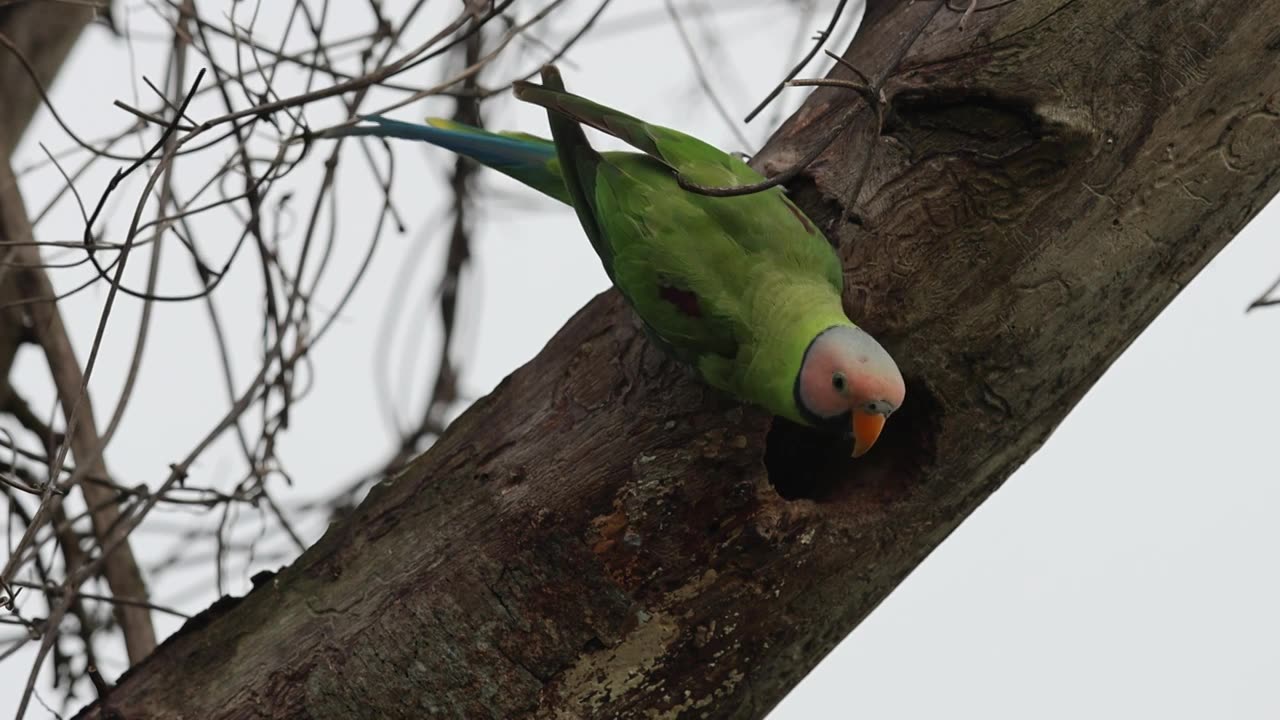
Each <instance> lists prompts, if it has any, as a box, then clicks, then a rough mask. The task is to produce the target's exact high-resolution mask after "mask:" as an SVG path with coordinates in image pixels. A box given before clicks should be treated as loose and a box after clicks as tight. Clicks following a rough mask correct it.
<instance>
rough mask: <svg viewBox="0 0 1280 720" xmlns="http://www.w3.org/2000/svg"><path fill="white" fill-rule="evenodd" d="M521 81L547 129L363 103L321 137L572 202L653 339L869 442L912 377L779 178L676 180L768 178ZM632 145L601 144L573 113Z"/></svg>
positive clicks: (770, 402) (782, 411)
mask: <svg viewBox="0 0 1280 720" xmlns="http://www.w3.org/2000/svg"><path fill="white" fill-rule="evenodd" d="M542 80H543V84H542V85H534V84H531V83H523V82H521V83H516V85H515V94H516V97H518V98H519V99H521V100H524V101H526V102H530V103H533V104H535V105H539V106H542V107H544V108H546V110H547V114H548V117H549V118H550V125H551V136H552V138H553V140H552V141H549V140H545V139H542V138H539V137H535V136H533V135H527V134H524V133H512V132H505V133H492V132H487V131H485V130H481V129H479V128H474V127H470V126H468V125H463V124H461V123H455V122H451V121H448V120H439V119H430V120H428V121H427V123H428V124H426V125H418V124H413V123H405V122H399V121H396V120H390V119H387V118H383V117H378V116H371V117H367V118H365V120H367V121H370V122H372V123H373V124H372V125H357V126H352V127H345V128H339V129H336V130H334V131H330V132H329V133H326V136H329V137H333V136H349V135H372V136H377V137H394V138H404V139H411V140H422V141H426V142H428V143H431V144H433V145H438V146H440V147H443V148H446V149H448V150H451V151H453V152H456V153H461V154H463V155H466V156H468V157H471V158H473V159H475V160H476V161H478V162H480V163H482V164H484V165H487V166H488V167H491V168H493V169H494V170H497V171H499V172H501V173H504V174H506V175H509V176H510V177H512V178H515V179H516V180H519V181H520V182H522V183H524V184H525V185H528V186H530V187H532V188H533V189H535V190H538V191H539V192H542V193H544V194H546V195H549V196H551V197H553V198H556V199H557V200H560V201H561V202H564V203H567V204H569V205H571V206H573V208H574V209H575V210H576V211H577V214H578V219H579V220H580V222H581V224H582V228H583V230H585V231H586V234H587V239H588V240H590V241H591V245H592V247H594V248H595V251H596V254H597V255H599V257H600V261H601V262H602V263H603V264H604V269H605V272H606V273H607V274H608V275H609V279H610V280H612V281H613V284H614V285H615V286H616V287H617V288H618V290H619V291H620V292H621V293H622V295H623V296H624V297H625V298H626V299H627V301H628V302H629V303H630V304H631V307H632V308H634V310H635V312H636V314H637V315H639V316H640V319H641V320H643V321H644V324H645V326H646V329H647V330H648V332H649V334H650V336H651V337H652V338H653V339H654V340H655V341H656V342H657V344H658V345H660V346H661V347H662V348H663V349H664V350H666V351H667V352H668V353H669V354H671V355H672V356H674V357H675V358H676V359H678V360H680V361H682V362H684V363H687V364H688V365H690V366H692V367H693V368H694V369H696V370H697V372H698V374H699V375H701V377H702V378H703V379H704V380H705V381H706V382H707V383H709V384H710V385H712V386H714V387H717V388H720V389H721V390H725V391H727V392H729V393H731V394H733V395H735V396H737V397H739V398H741V399H743V400H746V401H748V402H751V403H755V404H757V405H760V406H762V407H764V408H765V409H767V410H769V411H770V412H772V413H774V414H775V415H781V416H782V417H785V418H788V419H790V420H793V421H795V422H798V423H803V424H806V425H810V426H814V427H820V428H822V427H837V428H841V429H845V428H850V427H851V429H852V434H853V456H854V457H859V456H861V455H862V454H864V453H865V452H867V450H869V449H870V448H871V446H872V445H873V444H874V443H875V441H876V439H877V438H878V437H879V436H880V431H881V430H882V429H883V427H884V423H885V420H886V419H887V418H888V417H889V415H890V414H891V413H892V412H893V411H894V410H896V409H897V408H899V407H901V405H902V401H903V398H904V396H905V394H906V388H905V386H904V384H903V381H902V374H901V373H900V372H899V371H898V367H897V365H896V364H895V363H894V361H893V358H892V357H890V356H889V353H888V352H886V351H885V349H884V348H883V347H881V346H880V343H878V342H876V340H875V339H874V338H872V337H871V335H869V334H867V333H866V332H865V331H863V330H862V329H861V328H859V327H858V326H857V325H855V324H854V323H852V322H850V320H849V318H848V317H847V316H846V315H845V313H844V310H843V308H842V306H841V301H840V296H841V290H842V287H843V285H844V277H843V274H842V272H841V267H840V261H839V259H838V258H837V257H836V254H835V251H834V250H833V249H832V247H831V245H830V243H828V242H827V240H826V238H825V237H823V235H822V233H821V231H819V230H818V228H817V227H816V226H815V225H814V224H813V222H811V221H810V220H809V218H807V217H806V216H805V214H804V213H803V212H801V210H800V209H799V208H798V207H796V205H795V204H794V203H792V202H791V200H790V199H788V198H787V196H786V194H785V193H784V192H783V191H782V189H780V188H777V187H775V188H770V189H768V190H765V191H762V192H757V193H752V194H749V195H741V196H736V197H709V196H706V195H701V194H696V193H693V192H690V191H687V190H685V189H683V188H681V187H680V185H679V184H678V182H677V179H676V173H680V174H681V175H683V176H684V177H685V178H687V179H688V180H691V181H693V182H695V183H698V184H701V185H713V186H740V185H748V184H753V183H757V182H760V181H762V180H764V178H763V177H762V176H761V175H760V174H759V173H757V172H756V171H755V170H752V169H751V168H750V167H749V166H748V165H747V164H746V163H744V162H742V161H741V160H740V159H738V158H737V157H735V156H733V155H730V154H728V153H725V152H721V151H720V150H718V149H716V148H714V147H712V146H710V145H708V144H707V143H704V142H702V141H701V140H698V139H697V138H693V137H690V136H688V135H685V134H683V133H680V132H677V131H675V130H671V129H669V128H665V127H660V126H657V125H650V124H649V123H646V122H644V121H642V120H638V119H636V118H634V117H631V116H629V115H626V114H623V113H621V112H619V111H617V110H613V109H611V108H607V107H604V106H603V105H598V104H596V103H594V102H591V101H589V100H586V99H584V98H581V97H578V96H576V95H572V94H570V93H568V92H566V91H565V89H564V85H563V83H562V82H561V80H560V75H559V73H558V72H557V71H556V69H555V68H553V67H550V66H549V67H547V68H544V69H543V73H542ZM583 125H586V126H588V127H591V128H595V129H596V130H599V131H601V132H605V133H608V134H610V135H613V136H614V137H617V138H619V139H620V140H622V141H624V142H626V143H627V144H628V145H630V146H632V147H634V148H636V149H637V150H639V151H641V152H597V151H595V150H594V149H592V147H591V145H590V143H588V141H587V137H586V134H585V133H584V132H583V129H582V126H583Z"/></svg>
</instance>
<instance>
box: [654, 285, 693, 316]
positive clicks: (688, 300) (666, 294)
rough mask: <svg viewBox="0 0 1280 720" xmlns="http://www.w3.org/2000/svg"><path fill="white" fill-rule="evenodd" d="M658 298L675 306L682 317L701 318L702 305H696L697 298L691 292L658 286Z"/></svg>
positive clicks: (667, 286)
mask: <svg viewBox="0 0 1280 720" xmlns="http://www.w3.org/2000/svg"><path fill="white" fill-rule="evenodd" d="M658 297H660V298H662V299H663V300H666V301H667V302H669V303H671V304H672V305H675V306H676V309H677V310H679V311H680V312H681V313H683V314H684V315H688V316H689V317H695V318H699V317H702V305H700V304H698V296H697V294H695V293H694V292H693V291H692V290H685V289H683V288H678V287H671V286H670V285H659V286H658Z"/></svg>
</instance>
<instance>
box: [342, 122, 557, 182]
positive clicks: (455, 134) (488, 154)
mask: <svg viewBox="0 0 1280 720" xmlns="http://www.w3.org/2000/svg"><path fill="white" fill-rule="evenodd" d="M361 119H363V120H367V121H369V122H372V123H377V124H376V125H374V126H370V125H356V126H354V127H347V128H342V129H340V130H337V131H335V132H334V133H333V134H334V135H339V134H340V135H373V136H377V137H394V138H402V139H405V140H421V141H423V142H428V143H431V144H432V145H437V146H439V147H442V148H444V149H446V150H452V151H453V152H456V153H459V154H461V155H466V156H467V157H470V158H473V159H475V160H476V161H477V162H481V163H484V164H485V165H489V166H490V167H493V168H495V169H508V168H513V167H519V166H527V165H545V164H546V162H547V161H548V160H551V159H553V158H554V157H555V156H556V149H555V146H554V145H552V144H551V143H550V142H538V141H535V140H533V139H532V138H529V139H525V138H514V137H509V136H506V135H499V134H497V133H491V132H487V131H485V130H481V129H479V128H471V127H467V126H464V125H461V124H454V123H449V124H448V125H446V124H445V122H441V123H440V125H428V124H421V123H408V122H403V121H400V120H392V119H391V118H385V117H382V116H380V115H366V116H364V117H363V118H361Z"/></svg>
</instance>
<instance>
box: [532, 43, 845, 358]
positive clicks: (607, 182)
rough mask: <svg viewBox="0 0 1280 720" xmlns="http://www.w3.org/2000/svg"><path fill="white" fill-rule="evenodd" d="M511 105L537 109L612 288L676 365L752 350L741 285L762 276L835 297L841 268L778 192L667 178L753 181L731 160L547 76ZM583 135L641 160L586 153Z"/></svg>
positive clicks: (548, 72) (747, 292)
mask: <svg viewBox="0 0 1280 720" xmlns="http://www.w3.org/2000/svg"><path fill="white" fill-rule="evenodd" d="M543 82H544V85H542V86H537V85H531V84H527V83H518V84H517V85H516V95H517V97H519V98H520V99H521V100H525V101H528V102H531V103H534V104H537V105H540V106H543V107H545V108H547V110H548V117H549V119H550V122H551V130H552V136H553V138H554V139H555V144H556V147H557V150H558V151H559V160H560V163H559V164H560V168H561V172H562V174H563V177H564V179H565V184H566V186H567V187H568V189H569V193H570V196H571V197H572V199H573V205H574V207H575V208H576V209H577V211H578V216H579V218H580V219H581V220H582V224H583V227H584V228H585V229H586V232H587V234H588V236H590V237H591V238H592V243H593V244H594V245H595V246H596V249H597V252H599V254H600V256H601V259H602V260H603V261H604V263H605V268H606V270H607V271H608V272H609V275H610V278H611V279H612V280H613V281H614V284H615V285H617V286H618V288H619V289H620V290H621V291H622V292H623V294H624V295H626V296H627V298H628V300H630V301H631V303H632V305H633V306H634V307H635V308H636V311H637V313H638V314H639V315H640V316H641V317H642V318H643V319H644V320H645V322H646V323H647V324H648V325H649V327H650V328H651V329H652V330H653V331H654V332H655V333H656V334H657V335H658V336H659V337H660V338H661V339H662V340H663V341H665V344H666V345H667V346H668V348H669V349H671V350H673V351H674V354H675V355H676V356H677V357H680V358H682V359H685V360H689V361H695V362H696V361H697V360H698V359H699V357H700V356H703V355H706V354H707V353H714V354H716V355H721V356H725V357H732V356H733V355H734V354H735V353H736V352H737V350H738V346H739V345H740V344H741V343H742V342H744V341H750V339H751V338H750V337H749V336H750V335H751V334H752V332H753V330H754V329H756V328H753V327H752V318H751V317H749V315H750V313H749V309H748V308H746V307H744V302H746V301H747V299H748V298H750V297H751V296H752V289H751V288H750V287H747V286H746V284H747V283H750V282H752V279H753V278H755V277H758V276H759V275H758V273H757V272H755V270H756V269H757V268H758V267H760V266H761V265H767V266H769V267H771V268H784V269H786V271H788V272H795V273H797V274H798V275H799V276H801V277H807V278H810V279H814V280H817V279H819V278H822V279H824V280H825V281H826V282H828V283H830V284H831V285H832V286H833V289H835V290H836V291H837V292H838V290H839V288H840V286H841V284H842V277H841V272H840V264H839V261H838V260H837V258H836V256H835V253H834V252H832V250H831V247H830V245H828V244H827V242H826V240H825V239H824V238H823V237H822V235H821V233H820V232H818V230H817V228H816V227H815V226H814V225H813V223H812V222H810V221H809V220H808V218H806V217H805V216H804V214H803V213H802V212H801V211H800V210H799V209H798V208H796V206H795V205H794V204H792V203H791V201H790V200H788V199H787V198H786V196H785V194H783V192H782V191H781V190H780V189H778V188H773V189H770V190H767V191H764V192H761V193H753V194H751V195H745V196H739V197H729V198H715V197H708V196H704V195H700V194H696V193H691V192H688V191H685V190H684V189H682V188H681V187H680V186H679V184H678V182H677V181H676V178H675V175H674V173H673V172H672V171H675V172H679V173H680V174H682V175H684V176H685V177H686V178H688V179H689V180H691V181H693V182H695V183H699V184H703V185H721V186H724V185H743V184H750V183H755V182H759V181H760V180H762V179H763V177H762V176H761V175H760V174H759V173H757V172H755V171H754V170H752V169H751V168H750V167H749V166H748V165H747V164H746V163H744V162H742V161H741V160H739V159H738V158H736V157H734V156H732V155H729V154H728V153H725V152H722V151H721V150H719V149H717V148H715V147H713V146H711V145H708V144H707V143H704V142H702V141H701V140H698V139H697V138H693V137H690V136H688V135H685V134H683V133H680V132H677V131H675V130H671V129H669V128H664V127H660V126H657V125H651V124H649V123H646V122H643V121H641V120H639V119H637V118H634V117H631V116H629V115H626V114H624V113H621V112H619V111H617V110H613V109H611V108H607V107H605V106H603V105H599V104H597V103H594V102H591V101H590V100H586V99H584V98H581V97H578V96H576V95H572V94H569V93H567V92H565V91H564V87H563V84H562V83H561V81H560V79H559V74H558V73H557V72H555V70H554V68H548V69H544V72H543ZM581 125H587V126H589V127H593V128H596V129H598V130H601V131H603V132H606V133H609V134H611V135H614V136H615V137H618V138H620V139H621V140H623V141H625V142H626V143H628V144H630V145H632V146H633V147H635V148H636V149H638V150H641V151H643V152H644V155H638V154H634V153H605V154H603V156H602V155H601V154H599V153H596V152H595V151H594V150H593V149H592V148H591V147H590V145H589V144H588V142H587V139H586V136H585V134H584V133H583V132H582V128H581Z"/></svg>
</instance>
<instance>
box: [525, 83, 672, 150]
mask: <svg viewBox="0 0 1280 720" xmlns="http://www.w3.org/2000/svg"><path fill="white" fill-rule="evenodd" d="M548 72H551V73H554V74H555V79H556V82H555V83H554V84H553V83H551V82H548V81H547V73H548ZM542 73H543V75H542V77H543V81H542V85H534V84H532V83H527V82H516V83H515V84H514V87H515V93H516V97H517V98H519V99H521V100H524V101H525V102H529V103H533V104H534V105H540V106H542V107H544V108H546V109H547V110H548V111H550V113H551V115H552V123H553V125H554V123H555V116H556V115H559V116H561V117H562V118H566V119H570V120H573V121H574V123H575V124H576V123H582V124H583V125H586V126H588V127H593V128H595V129H596V130H599V131H600V132H603V133H608V134H610V135H612V136H614V137H616V138H618V139H619V140H622V141H623V142H625V143H626V144H628V145H630V146H631V147H634V148H635V149H637V150H640V151H641V152H644V153H647V154H649V155H652V156H653V157H656V158H658V159H663V153H662V150H661V148H659V147H658V144H657V142H655V139H654V137H653V135H652V134H651V132H650V130H651V129H652V126H650V125H649V124H648V123H646V122H645V121H643V120H641V119H639V118H635V117H632V116H630V115H628V114H626V113H624V112H622V111H620V110H614V109H613V108H611V107H605V106H604V105H601V104H599V103H595V102H592V101H590V100H588V99H586V98H584V97H580V96H578V95H574V94H573V93H570V92H566V91H565V89H564V84H563V83H562V82H560V74H559V72H558V71H557V70H556V69H555V68H554V67H552V66H547V67H546V68H543V71H542ZM552 135H555V133H552Z"/></svg>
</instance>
